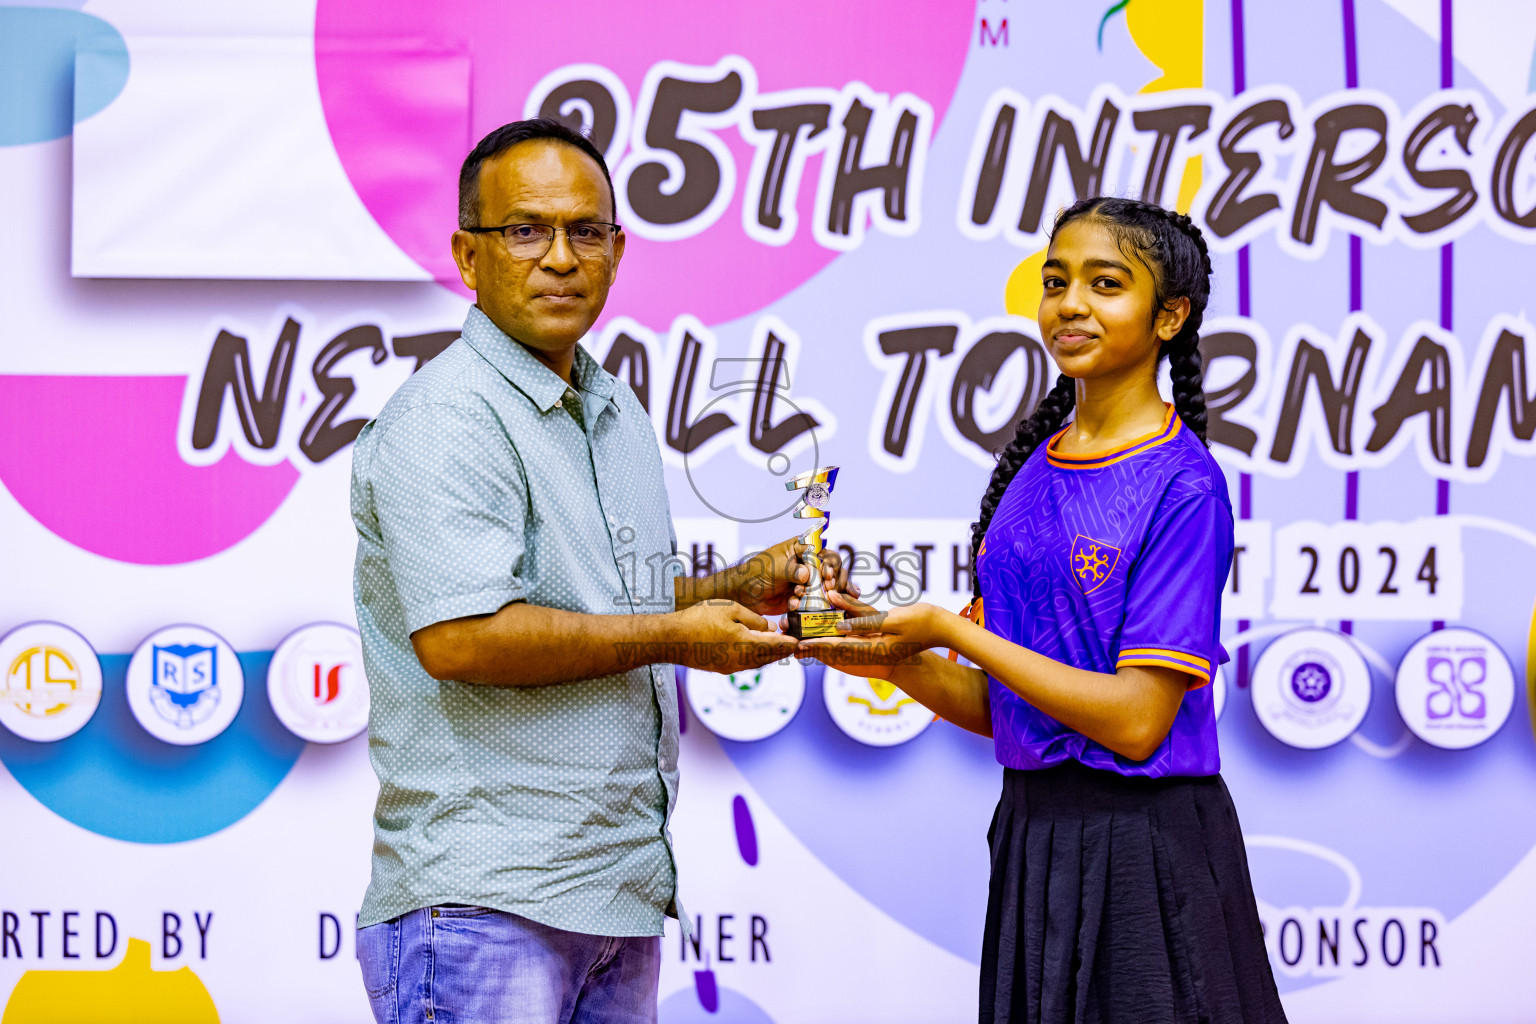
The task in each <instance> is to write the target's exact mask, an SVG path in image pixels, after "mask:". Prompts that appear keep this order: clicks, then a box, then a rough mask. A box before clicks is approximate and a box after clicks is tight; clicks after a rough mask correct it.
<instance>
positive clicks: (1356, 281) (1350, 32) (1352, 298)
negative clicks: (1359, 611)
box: [1339, 0, 1365, 633]
mask: <svg viewBox="0 0 1536 1024" xmlns="http://www.w3.org/2000/svg"><path fill="white" fill-rule="evenodd" d="M1356 43H1357V39H1356V37H1355V0H1344V88H1346V89H1358V88H1360V57H1359V51H1358V48H1357V46H1356ZM1362 263H1363V261H1362V259H1361V244H1360V236H1359V235H1350V236H1349V311H1350V312H1351V313H1358V312H1359V311H1360V308H1361V307H1362V306H1363V305H1364V304H1365V302H1364V295H1363V294H1362V293H1363V292H1364V291H1365V286H1364V285H1365V282H1364V281H1363V278H1364V276H1365V269H1364V267H1363V265H1362ZM1344 518H1345V519H1358V518H1360V474H1359V473H1357V472H1349V473H1345V474H1344ZM1339 631H1340V632H1341V633H1353V632H1354V631H1355V624H1354V623H1353V622H1349V621H1347V620H1346V621H1344V622H1341V623H1339Z"/></svg>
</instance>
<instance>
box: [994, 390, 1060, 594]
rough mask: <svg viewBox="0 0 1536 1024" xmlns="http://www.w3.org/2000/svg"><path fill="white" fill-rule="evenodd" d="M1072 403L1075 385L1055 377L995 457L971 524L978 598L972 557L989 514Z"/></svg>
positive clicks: (1058, 427) (995, 509) (1053, 431)
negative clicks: (1044, 394)
mask: <svg viewBox="0 0 1536 1024" xmlns="http://www.w3.org/2000/svg"><path fill="white" fill-rule="evenodd" d="M1076 404H1077V382H1076V381H1074V380H1073V379H1072V378H1071V377H1068V376H1067V375H1066V374H1062V375H1061V376H1059V377H1057V378H1056V386H1055V387H1053V388H1051V390H1050V393H1049V394H1047V395H1046V396H1045V397H1044V398H1042V399H1041V400H1040V404H1039V405H1037V406H1035V411H1034V412H1033V413H1032V414H1030V415H1029V416H1028V417H1027V418H1025V419H1023V420H1020V421H1019V428H1018V430H1016V431H1015V432H1014V435H1013V440H1012V441H1009V442H1008V446H1007V447H1006V448H1004V449H1003V450H1002V453H1001V454H1000V455H998V457H997V466H996V467H995V468H994V469H993V470H992V479H991V480H990V481H988V483H987V491H986V493H985V494H983V495H982V496H981V518H979V519H978V520H977V521H976V522H974V523H972V524H971V566H972V568H971V589H972V591H973V592H974V593H975V596H977V597H980V596H981V576H980V575H979V574H978V573H977V572H976V569H975V564H976V554H977V553H978V552H980V551H981V542H982V539H983V538H985V537H986V535H987V527H988V526H989V525H990V524H991V522H992V515H993V513H995V512H996V511H997V505H998V502H1000V501H1002V500H1003V492H1004V491H1006V490H1007V489H1008V485H1009V484H1010V483H1012V482H1013V478H1014V477H1016V476H1018V475H1019V470H1021V469H1023V468H1024V463H1025V461H1026V460H1028V458H1029V456H1030V453H1032V452H1033V451H1034V450H1035V449H1036V448H1037V447H1039V446H1040V443H1041V442H1042V441H1044V440H1045V439H1046V438H1048V437H1050V436H1051V435H1052V434H1054V433H1056V431H1058V430H1060V429H1061V425H1062V424H1063V423H1065V422H1066V420H1067V415H1068V414H1069V413H1070V412H1071V411H1072V407H1073V406H1075V405H1076Z"/></svg>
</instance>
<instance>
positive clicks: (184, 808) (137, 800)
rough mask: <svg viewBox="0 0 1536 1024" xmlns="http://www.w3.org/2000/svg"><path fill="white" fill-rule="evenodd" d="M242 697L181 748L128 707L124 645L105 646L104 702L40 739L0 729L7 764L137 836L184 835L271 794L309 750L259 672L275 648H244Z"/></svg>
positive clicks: (81, 817) (46, 802) (228, 818)
mask: <svg viewBox="0 0 1536 1024" xmlns="http://www.w3.org/2000/svg"><path fill="white" fill-rule="evenodd" d="M239 657H240V667H241V668H242V669H243V670H244V671H245V677H246V679H247V685H246V690H245V702H244V703H243V704H242V705H241V707H240V713H239V714H238V715H236V716H235V720H234V721H233V722H232V723H230V726H229V728H228V729H226V730H224V732H223V733H221V734H219V735H218V736H216V737H214V738H213V739H211V740H209V741H208V742H207V743H202V744H198V745H196V746H190V747H177V746H172V745H171V744H169V743H162V742H160V741H159V740H157V739H155V738H154V737H153V736H151V735H149V734H148V733H147V732H145V731H144V729H143V728H142V727H141V726H140V725H139V723H138V722H137V721H136V720H135V719H134V717H133V712H132V711H130V710H129V708H128V694H127V689H126V677H127V674H128V660H129V658H130V655H127V654H103V655H101V673H102V687H101V689H102V692H101V705H100V706H99V707H98V708H97V709H96V714H95V716H94V717H92V719H91V720H90V721H89V722H87V723H86V724H85V727H84V728H82V729H81V730H80V731H79V732H77V733H75V734H74V735H73V736H70V737H68V738H67V739H62V740H59V741H57V742H55V743H33V742H32V741H30V740H24V739H22V738H21V737H19V736H16V735H14V734H12V733H10V732H8V731H6V730H3V729H0V763H4V764H5V767H6V768H7V769H9V770H10V773H11V775H12V776H14V777H15V779H16V781H17V782H19V783H20V784H21V785H22V788H24V789H25V790H26V791H27V792H28V793H31V794H32V795H33V796H34V797H36V798H37V799H38V801H39V802H40V803H42V804H43V806H45V807H47V808H48V809H49V810H51V811H53V812H54V813H55V814H57V815H59V816H60V817H61V818H64V819H66V820H68V821H71V822H73V823H74V824H76V825H79V826H80V827H81V828H84V829H89V830H90V831H92V832H95V833H97V834H99V835H104V836H108V837H110V838H112V839H123V840H126V841H128V842H132V843H181V842H186V841H187V840H189V839H200V838H202V837H203V836H206V835H212V834H213V833H214V832H217V831H219V830H220V829H222V828H227V827H228V826H230V825H233V824H234V823H235V822H237V821H239V820H240V819H241V818H243V817H245V816H246V815H247V814H249V813H251V811H253V810H255V809H256V807H257V805H259V804H260V803H261V802H262V801H263V800H265V799H266V798H267V797H268V796H270V795H271V793H272V791H273V790H274V789H276V788H277V786H278V783H280V782H282V781H283V779H284V778H285V777H286V776H287V775H288V771H289V769H291V768H292V767H293V765H294V762H295V761H297V760H298V759H299V754H300V753H302V752H303V750H304V741H303V740H301V739H299V738H298V737H297V736H295V735H293V734H292V733H291V732H289V731H288V730H287V729H285V728H284V727H283V725H282V723H281V722H279V721H278V720H277V716H276V715H274V714H273V713H272V707H271V705H270V704H268V703H267V690H266V687H265V686H264V685H258V683H259V681H261V680H265V679H266V677H267V663H268V662H270V661H271V660H272V652H270V651H260V652H252V653H247V654H241V655H240V656H239Z"/></svg>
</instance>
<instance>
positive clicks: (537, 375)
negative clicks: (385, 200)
mask: <svg viewBox="0 0 1536 1024" xmlns="http://www.w3.org/2000/svg"><path fill="white" fill-rule="evenodd" d="M614 214H615V210H614V196H613V185H612V182H611V181H610V180H609V177H608V170H607V167H606V165H605V164H604V162H603V157H602V154H601V153H599V152H598V150H597V149H596V148H595V147H594V146H593V145H592V143H591V142H589V141H588V140H587V139H586V138H585V137H583V136H582V135H580V134H578V133H576V132H573V131H571V130H570V129H568V128H566V127H565V126H564V125H562V124H560V123H558V122H556V121H551V120H544V119H536V120H529V121H518V122H515V123H513V124H509V125H506V126H504V127H502V128H499V129H497V130H496V131H494V132H492V133H491V134H490V135H488V136H486V137H485V138H484V139H482V140H481V142H480V143H479V145H477V146H476V147H475V149H474V151H473V152H471V153H470V154H469V157H468V158H467V159H466V160H465V161H464V166H463V169H462V172H461V174H460V177H459V230H458V231H456V232H455V233H454V235H453V255H454V259H455V261H456V262H457V263H458V267H459V273H460V275H461V276H462V278H463V280H464V284H465V286H466V287H468V288H469V289H471V290H472V291H473V292H474V293H475V305H474V306H473V307H472V308H471V309H470V310H469V314H468V317H467V318H466V320H465V323H464V331H463V335H462V337H461V338H460V340H459V341H457V342H455V343H454V344H453V345H451V346H449V347H448V348H447V349H446V350H444V352H443V353H442V354H441V355H439V356H438V357H437V358H436V359H434V360H433V361H432V362H431V363H430V364H428V365H427V366H426V367H424V368H423V369H422V370H421V371H420V372H418V373H417V374H416V375H415V376H413V377H412V378H411V379H410V380H409V381H408V382H406V383H405V384H404V385H403V386H402V387H401V388H400V390H399V391H398V392H396V394H395V395H394V397H393V398H391V399H390V401H389V403H388V405H386V406H385V408H384V411H383V412H382V413H380V415H379V417H378V419H376V420H375V421H373V422H372V423H370V424H369V425H368V426H367V427H365V428H364V430H363V432H362V434H361V435H360V436H359V437H358V440H357V446H356V449H355V452H354V454H353V469H352V515H353V521H354V524H355V526H356V528H357V533H358V550H357V562H356V569H355V586H356V598H357V616H358V625H359V628H360V629H361V632H362V637H363V654H364V662H365V669H366V671H367V675H368V681H369V685H370V688H371V694H372V711H371V718H370V722H369V748H370V753H371V757H372V761H373V766H374V770H375V772H376V773H377V774H378V776H379V784H380V790H379V798H378V804H377V807H376V810H375V813H374V846H373V877H372V881H371V883H370V885H369V887H368V892H367V895H366V897H365V898H364V902H363V909H362V913H361V915H360V917H359V921H358V923H359V932H358V956H359V959H360V960H361V962H362V971H363V979H364V982H365V985H366V987H367V990H368V996H369V998H370V1000H371V1002H372V1005H373V1010H374V1014H375V1016H376V1017H377V1018H378V1020H379V1021H381V1022H385V1021H388V1022H391V1024H395V1022H425V1021H435V1020H452V1021H475V1022H477V1024H481V1022H484V1024H490V1022H501V1021H506V1022H519V1024H522V1022H529V1024H533V1022H537V1024H557V1022H558V1024H565V1022H569V1021H581V1022H593V1024H595V1022H613V1021H626V1022H628V1021H654V1020H655V1019H656V991H657V979H658V971H659V967H660V942H659V939H658V936H659V935H660V934H661V931H662V924H663V918H664V916H665V915H669V914H672V915H675V914H678V913H679V909H678V907H677V902H676V881H677V873H676V867H675V864H674V860H673V855H672V849H671V838H670V835H669V833H668V830H667V820H668V817H669V815H670V813H671V810H672V806H673V802H674V799H675V796H676V792H677V747H678V713H679V704H678V699H677V690H676V685H675V683H674V680H673V673H672V667H671V663H672V662H677V663H680V664H684V665H689V666H694V667H699V668H704V669H708V670H712V671H717V672H733V671H739V670H742V669H746V668H754V667H758V666H761V665H764V664H767V663H768V662H771V661H776V660H778V659H780V658H783V657H785V656H787V655H788V654H791V653H793V651H794V649H795V641H794V640H793V639H792V638H790V637H787V636H784V635H783V634H780V633H776V632H773V631H772V630H771V629H770V626H769V623H768V622H767V620H766V619H764V617H763V616H765V615H777V614H779V613H782V612H784V611H785V610H787V609H789V608H792V607H795V606H796V604H797V596H798V593H799V592H800V590H801V588H802V586H803V582H804V581H805V580H807V579H808V578H809V577H808V571H807V570H806V569H805V567H804V566H802V565H800V564H799V562H798V555H799V553H800V546H799V545H797V544H796V543H795V542H794V541H793V540H790V541H786V542H784V543H783V544H780V545H778V546H777V547H775V548H774V549H772V550H771V551H769V552H767V553H766V557H762V558H759V559H757V560H755V561H754V563H752V564H751V565H750V566H747V567H739V568H735V569H729V570H726V571H725V572H722V573H717V574H716V575H714V576H710V577H706V578H703V579H695V578H693V574H692V572H691V571H689V570H691V567H688V566H683V565H681V564H680V563H679V562H678V561H677V560H676V554H675V548H676V541H675V537H674V536H673V533H672V524H671V516H670V513H669V511H668V506H667V493H666V488H665V485H664V482H663V479H662V464H661V458H660V453H659V451H658V449H657V445H656V438H655V434H654V432H653V430H652V428H651V424H650V421H649V419H648V418H647V415H646V412H645V409H644V408H643V407H642V406H641V404H640V402H639V400H638V398H637V397H636V396H635V395H634V393H633V392H631V391H630V390H629V389H628V388H626V387H624V386H623V385H622V384H620V382H619V381H618V380H617V379H615V378H614V377H613V376H612V375H611V374H609V373H607V372H605V371H604V370H603V369H602V367H600V366H599V365H598V364H597V362H596V361H595V360H594V359H593V358H592V356H591V355H589V354H588V353H587V352H586V350H584V349H583V348H582V347H581V346H580V344H579V342H580V340H581V339H582V337H583V336H584V335H585V334H586V333H587V331H588V329H589V328H590V327H591V326H592V324H593V323H594V322H595V321H596V320H597V317H598V314H599V313H601V312H602V309H603V303H604V301H605V300H606V299H607V296H608V289H609V286H610V285H611V284H612V283H613V279H614V273H615V271H616V270H617V269H618V266H619V262H620V260H621V259H622V258H623V256H624V233H623V230H622V229H621V228H620V227H619V225H618V224H617V223H615V215H614ZM679 571H681V572H683V573H684V574H683V575H681V576H679V575H677V573H678V572H679ZM828 571H829V572H830V571H831V569H830V568H829V570H828Z"/></svg>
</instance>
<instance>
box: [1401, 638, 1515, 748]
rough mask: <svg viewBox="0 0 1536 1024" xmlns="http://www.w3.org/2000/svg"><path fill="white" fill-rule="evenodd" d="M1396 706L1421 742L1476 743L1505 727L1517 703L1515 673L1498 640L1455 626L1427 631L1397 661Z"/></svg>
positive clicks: (1461, 745)
mask: <svg viewBox="0 0 1536 1024" xmlns="http://www.w3.org/2000/svg"><path fill="white" fill-rule="evenodd" d="M1396 693H1397V711H1398V714H1400V715H1402V717H1403V723H1404V724H1405V725H1407V726H1408V728H1409V729H1411V730H1413V734H1414V735H1415V736H1417V737H1418V738H1419V739H1421V740H1423V741H1424V742H1425V743H1428V744H1431V745H1433V746H1436V747H1443V748H1445V749H1447V750H1465V749H1466V748H1467V747H1475V746H1477V745H1478V744H1479V743H1482V742H1483V741H1484V740H1486V739H1488V738H1489V737H1490V736H1492V735H1493V734H1494V733H1496V732H1498V731H1499V729H1500V728H1501V727H1503V725H1504V723H1505V721H1507V720H1508V718H1509V714H1510V711H1511V710H1512V709H1513V708H1514V705H1515V673H1514V669H1513V668H1511V667H1510V664H1509V658H1507V657H1505V655H1504V652H1503V651H1502V650H1500V648H1499V645H1498V644H1496V643H1494V642H1493V641H1492V640H1491V639H1489V638H1488V637H1486V636H1484V635H1483V634H1482V633H1479V632H1477V631H1476V630H1473V629H1465V628H1463V627H1460V626H1453V627H1451V628H1449V629H1439V630H1435V631H1434V632H1433V633H1428V634H1425V635H1424V636H1422V637H1420V638H1419V639H1418V641H1417V642H1415V643H1414V645H1413V646H1412V647H1410V648H1408V652H1407V653H1406V654H1404V655H1403V660H1402V661H1400V662H1399V663H1398V666H1397V688H1396Z"/></svg>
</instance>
